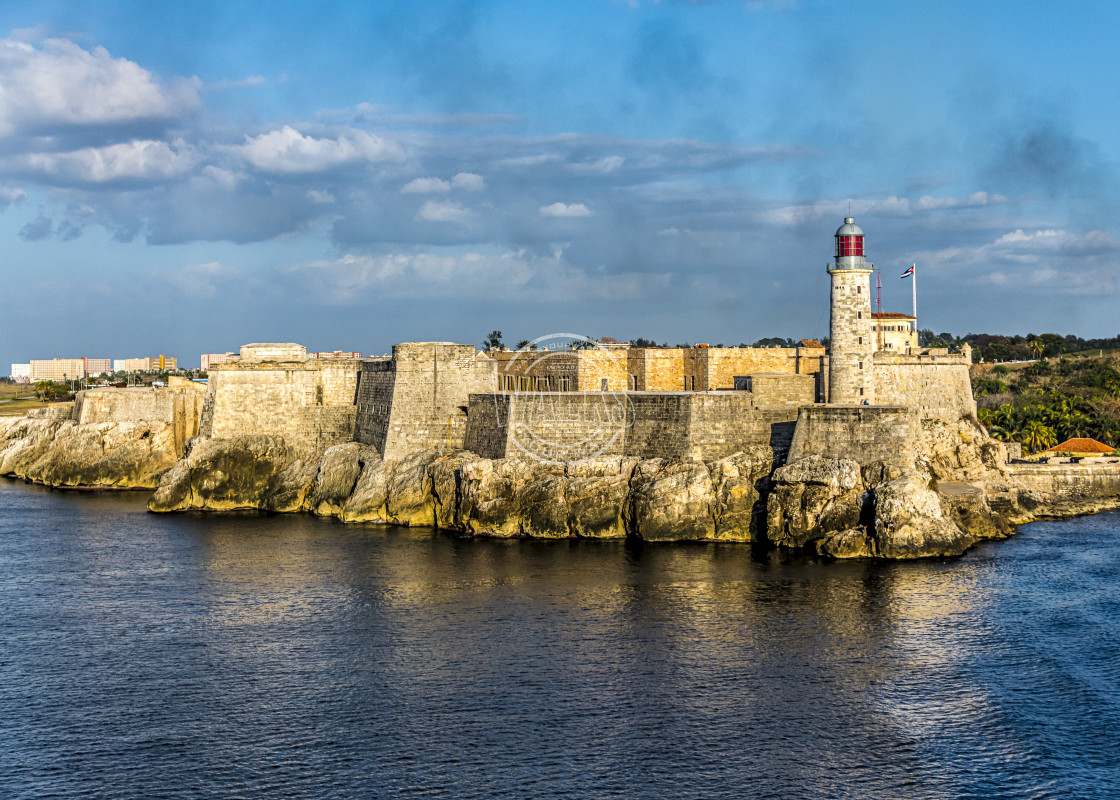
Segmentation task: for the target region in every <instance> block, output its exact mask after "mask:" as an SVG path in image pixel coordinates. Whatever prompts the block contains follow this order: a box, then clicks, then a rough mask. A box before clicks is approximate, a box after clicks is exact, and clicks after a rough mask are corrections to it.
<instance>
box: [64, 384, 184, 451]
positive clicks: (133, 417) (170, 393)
mask: <svg viewBox="0 0 1120 800" xmlns="http://www.w3.org/2000/svg"><path fill="white" fill-rule="evenodd" d="M205 392H206V387H205V386H203V385H201V384H188V385H179V386H176V387H175V388H163V387H151V386H144V387H134V388H115V387H102V388H97V389H86V390H85V391H81V392H78V394H77V396H76V398H75V401H74V412H73V419H74V420H75V421H76V422H78V424H80V425H91V424H101V423H106V422H114V423H118V422H136V423H146V424H148V425H160V424H163V425H170V426H171V432H172V440H173V446H174V448H175V452H176V453H178V454H180V455H182V453H183V448H184V447H185V446H186V442H187V439H189V438H191V437H192V436H197V435H198V429H199V421H200V419H201V417H202V409H203V404H204V401H205Z"/></svg>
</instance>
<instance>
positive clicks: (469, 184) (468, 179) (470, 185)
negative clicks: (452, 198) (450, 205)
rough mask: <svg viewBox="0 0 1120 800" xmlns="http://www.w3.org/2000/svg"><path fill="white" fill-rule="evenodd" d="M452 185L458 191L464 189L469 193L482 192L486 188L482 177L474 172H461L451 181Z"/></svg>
mask: <svg viewBox="0 0 1120 800" xmlns="http://www.w3.org/2000/svg"><path fill="white" fill-rule="evenodd" d="M451 184H452V185H453V186H454V187H455V188H456V189H463V190H465V191H468V192H481V191H482V190H483V189H485V188H486V181H484V180H483V179H482V176H481V175H476V174H474V173H473V172H460V173H459V174H458V175H456V176H455V177H453V178H452V179H451Z"/></svg>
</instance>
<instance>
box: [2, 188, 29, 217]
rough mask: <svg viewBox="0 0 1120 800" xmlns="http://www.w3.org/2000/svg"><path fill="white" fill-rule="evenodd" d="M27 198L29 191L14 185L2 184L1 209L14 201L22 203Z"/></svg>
mask: <svg viewBox="0 0 1120 800" xmlns="http://www.w3.org/2000/svg"><path fill="white" fill-rule="evenodd" d="M26 199H27V192H25V191H23V189H17V188H16V187H14V186H0V211H3V210H4V209H5V208H7V207H8V206H10V205H12V204H13V203H22V202H23V201H24V200H26Z"/></svg>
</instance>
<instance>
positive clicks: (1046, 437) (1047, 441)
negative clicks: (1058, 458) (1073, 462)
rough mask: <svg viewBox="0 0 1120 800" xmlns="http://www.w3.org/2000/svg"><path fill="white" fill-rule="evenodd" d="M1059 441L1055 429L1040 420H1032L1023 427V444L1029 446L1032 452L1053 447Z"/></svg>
mask: <svg viewBox="0 0 1120 800" xmlns="http://www.w3.org/2000/svg"><path fill="white" fill-rule="evenodd" d="M1057 443H1058V440H1057V439H1056V438H1055V436H1054V430H1053V429H1052V428H1050V427H1049V426H1047V425H1044V424H1042V423H1041V422H1039V421H1038V420H1031V421H1030V422H1028V423H1027V427H1026V428H1024V429H1023V444H1025V445H1026V446H1027V447H1029V448H1030V450H1031V452H1032V453H1037V452H1038V451H1039V450H1045V449H1046V448H1048V447H1053V446H1054V445H1056V444H1057Z"/></svg>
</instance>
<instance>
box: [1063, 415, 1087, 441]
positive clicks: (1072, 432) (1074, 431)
mask: <svg viewBox="0 0 1120 800" xmlns="http://www.w3.org/2000/svg"><path fill="white" fill-rule="evenodd" d="M1092 424H1093V420H1092V419H1090V418H1089V416H1088V415H1087V414H1085V413H1083V412H1081V411H1071V412H1070V413H1069V414H1068V415H1066V418H1065V426H1064V428H1063V430H1064V432H1065V437H1066V438H1067V439H1075V438H1081V437H1084V436H1088V435H1089V428H1090V426H1091V425H1092Z"/></svg>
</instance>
